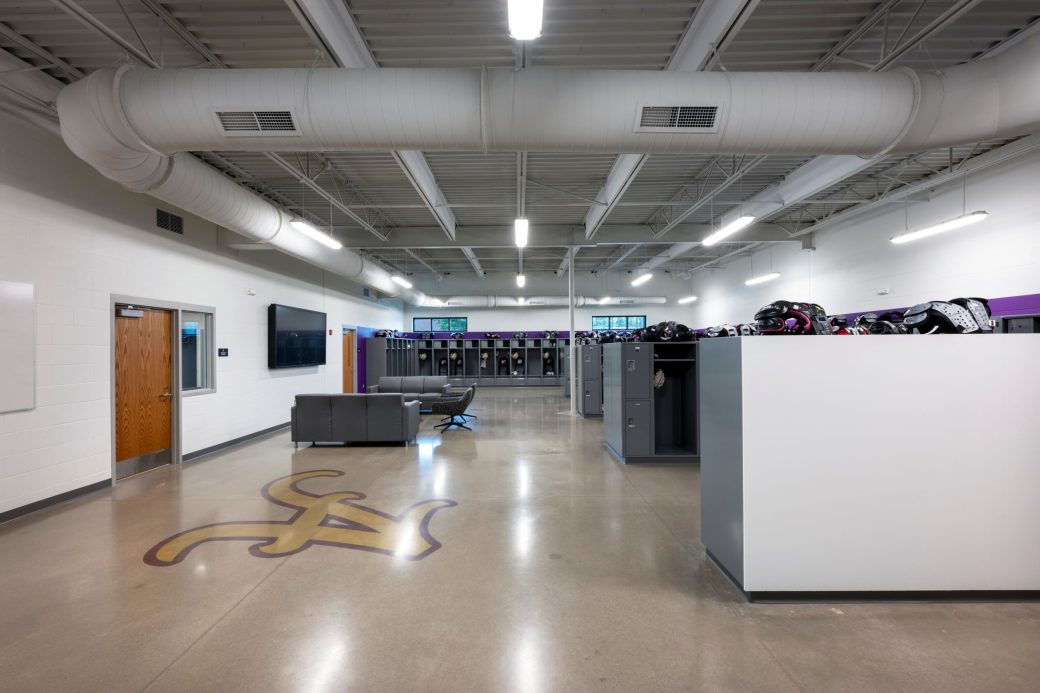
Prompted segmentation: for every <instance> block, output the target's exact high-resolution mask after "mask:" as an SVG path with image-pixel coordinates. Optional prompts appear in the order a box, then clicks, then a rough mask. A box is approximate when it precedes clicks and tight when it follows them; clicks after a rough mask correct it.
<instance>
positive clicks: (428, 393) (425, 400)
mask: <svg viewBox="0 0 1040 693" xmlns="http://www.w3.org/2000/svg"><path fill="white" fill-rule="evenodd" d="M450 387H451V386H450V385H448V376H446V375H406V376H401V377H394V376H387V375H384V376H380V378H379V382H378V383H377V384H375V385H369V386H368V392H369V393H376V392H378V393H380V394H383V393H387V392H399V393H401V395H402V396H403V397H404V401H405V402H412V401H415V400H418V401H419V403H420V405H421V408H422V410H423V411H429V410H430V407H431V406H432V405H433V403H434V402H435V401H437V400H438V399H440V398H441V397H443V396H444V395H446V394H447V393H448V390H449V389H450Z"/></svg>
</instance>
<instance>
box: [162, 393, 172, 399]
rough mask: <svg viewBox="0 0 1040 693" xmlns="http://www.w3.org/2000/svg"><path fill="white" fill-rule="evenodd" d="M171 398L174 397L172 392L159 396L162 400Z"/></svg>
mask: <svg viewBox="0 0 1040 693" xmlns="http://www.w3.org/2000/svg"><path fill="white" fill-rule="evenodd" d="M170 397H173V393H172V392H164V393H162V394H161V395H159V398H160V399H169V398H170Z"/></svg>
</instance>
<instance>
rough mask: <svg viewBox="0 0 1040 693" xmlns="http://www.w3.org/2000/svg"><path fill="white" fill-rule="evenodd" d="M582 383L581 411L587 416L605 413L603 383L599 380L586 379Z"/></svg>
mask: <svg viewBox="0 0 1040 693" xmlns="http://www.w3.org/2000/svg"><path fill="white" fill-rule="evenodd" d="M581 385H582V387H581V392H582V398H581V399H582V411H581V413H582V414H584V415H585V416H599V415H600V414H602V413H603V383H602V382H600V381H599V380H584V381H582V383H581Z"/></svg>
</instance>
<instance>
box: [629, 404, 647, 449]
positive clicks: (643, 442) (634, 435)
mask: <svg viewBox="0 0 1040 693" xmlns="http://www.w3.org/2000/svg"><path fill="white" fill-rule="evenodd" d="M624 424H625V457H649V456H650V439H651V430H650V400H648V399H628V400H625V421H624Z"/></svg>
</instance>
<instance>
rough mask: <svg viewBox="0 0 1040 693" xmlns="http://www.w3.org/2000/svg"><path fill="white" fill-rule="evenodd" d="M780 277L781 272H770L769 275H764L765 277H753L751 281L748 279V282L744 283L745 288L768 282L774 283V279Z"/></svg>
mask: <svg viewBox="0 0 1040 693" xmlns="http://www.w3.org/2000/svg"><path fill="white" fill-rule="evenodd" d="M779 276H780V273H779V272H770V273H769V274H763V275H760V276H758V277H752V278H751V279H748V280H747V281H746V282H744V285H745V286H754V285H755V284H765V283H766V282H771V281H773V280H774V279H776V278H777V277H779Z"/></svg>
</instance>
